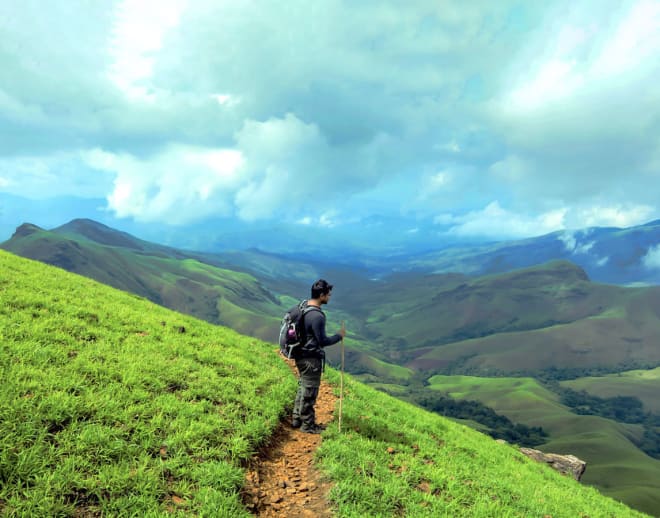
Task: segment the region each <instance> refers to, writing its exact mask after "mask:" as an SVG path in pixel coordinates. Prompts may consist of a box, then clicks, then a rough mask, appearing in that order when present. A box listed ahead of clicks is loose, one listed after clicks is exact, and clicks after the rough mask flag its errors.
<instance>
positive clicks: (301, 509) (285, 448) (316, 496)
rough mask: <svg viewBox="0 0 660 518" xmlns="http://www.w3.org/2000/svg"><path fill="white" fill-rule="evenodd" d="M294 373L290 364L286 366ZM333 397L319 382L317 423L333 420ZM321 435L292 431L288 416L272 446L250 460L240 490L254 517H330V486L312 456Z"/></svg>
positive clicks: (293, 367)
mask: <svg viewBox="0 0 660 518" xmlns="http://www.w3.org/2000/svg"><path fill="white" fill-rule="evenodd" d="M288 363H289V366H290V367H291V368H292V369H293V370H294V371H295V366H294V364H293V362H288ZM335 401H336V397H335V396H334V394H333V393H332V388H331V387H330V385H328V384H327V383H326V382H325V381H321V389H320V391H319V397H318V400H317V402H316V421H317V422H318V423H321V424H326V423H328V422H330V421H331V420H333V419H334V415H333V412H334V409H335ZM320 444H321V436H320V435H312V434H307V433H302V432H301V431H299V430H296V429H294V428H292V427H291V424H290V416H287V417H286V418H285V419H284V420H283V422H281V423H280V425H279V427H278V428H277V430H276V431H275V434H274V436H273V439H272V441H271V443H270V444H269V445H268V446H267V447H265V448H264V449H263V450H262V451H261V452H260V453H259V454H258V455H255V456H254V457H253V458H252V461H251V463H250V464H251V465H250V466H249V468H248V473H247V475H246V482H245V487H244V489H243V501H244V502H245V505H246V506H247V507H248V509H249V510H250V511H251V512H252V513H253V514H254V515H256V516H263V517H286V518H298V517H312V516H314V517H322V518H324V517H330V516H332V512H331V510H330V509H331V506H330V504H329V503H328V500H327V494H328V491H329V490H330V487H331V486H330V484H329V483H328V482H327V481H325V480H324V479H323V477H322V476H321V474H320V473H319V472H318V471H317V470H316V469H315V467H314V453H315V452H316V449H317V448H318V447H319V445H320Z"/></svg>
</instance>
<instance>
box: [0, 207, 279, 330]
mask: <svg viewBox="0 0 660 518" xmlns="http://www.w3.org/2000/svg"><path fill="white" fill-rule="evenodd" d="M2 248H4V249H5V250H8V251H11V252H13V253H16V254H18V255H21V256H23V257H29V258H31V259H36V260H39V261H42V262H45V263H48V264H51V265H54V266H59V267H61V268H63V269H65V270H67V271H70V272H74V273H78V274H80V275H84V276H86V277H90V278H92V279H96V280H97V281H99V282H103V283H104V284H108V285H109V286H113V287H115V288H118V289H121V290H124V291H130V292H132V293H135V294H137V295H140V296H143V297H146V298H147V299H149V300H151V301H153V302H156V303H157V304H160V305H162V306H165V307H168V308H172V309H175V310H177V311H180V312H183V313H186V314H190V315H193V316H196V317H198V318H202V319H204V320H207V321H209V322H212V323H216V324H224V325H228V326H230V327H232V328H234V329H237V330H239V331H242V332H244V333H249V334H251V335H253V336H257V337H260V338H264V339H269V340H274V339H275V337H276V333H277V328H278V322H279V318H278V316H279V317H280V318H281V314H283V313H284V311H285V309H284V306H283V305H282V303H281V301H280V299H279V298H278V297H277V296H276V295H274V294H273V293H272V292H271V291H270V290H269V289H267V288H266V287H265V286H264V285H263V284H262V283H261V282H259V281H258V280H257V279H256V278H254V277H253V276H252V275H250V274H248V273H245V272H244V271H241V270H239V269H238V268H232V269H230V268H229V266H230V265H228V264H227V263H223V262H222V260H221V259H220V258H218V257H215V258H210V257H209V256H207V257H205V258H203V257H201V256H200V255H199V254H195V253H192V252H185V251H181V250H177V249H174V248H169V247H165V246H161V245H157V244H154V243H149V242H146V241H142V240H140V239H137V238H135V237H133V236H131V235H129V234H126V233H124V232H119V231H117V230H114V229H111V228H109V227H106V226H105V225H102V224H100V223H96V222H93V221H90V220H73V221H72V222H70V223H68V224H66V225H63V226H61V227H58V228H56V229H53V230H52V231H49V230H44V229H41V228H39V227H37V226H35V225H30V224H23V225H21V226H20V227H19V228H18V229H17V230H16V232H15V233H14V235H13V236H12V238H11V239H10V240H8V241H6V242H5V243H3V244H2ZM286 307H288V306H286Z"/></svg>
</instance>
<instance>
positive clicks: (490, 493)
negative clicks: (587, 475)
mask: <svg viewBox="0 0 660 518" xmlns="http://www.w3.org/2000/svg"><path fill="white" fill-rule="evenodd" d="M330 377H331V379H332V380H333V381H335V382H336V378H337V374H336V373H335V372H331V373H330ZM345 386H346V399H345V401H344V404H343V409H344V415H343V422H342V433H341V434H339V433H338V431H337V428H336V427H331V428H329V429H328V430H327V431H326V434H325V438H324V441H323V444H322V445H321V448H320V451H319V452H318V457H319V462H320V465H321V467H322V469H323V470H324V471H325V473H326V474H327V475H328V476H329V477H330V478H331V479H332V480H333V481H334V482H335V486H334V489H333V490H332V493H331V497H332V499H333V501H334V502H335V504H336V505H337V508H338V515H339V516H343V517H356V518H357V517H363V516H370V517H378V516H381V517H385V516H420V517H422V516H428V517H459V516H464V517H498V518H499V517H521V518H522V517H524V518H527V517H546V516H552V517H555V518H557V517H571V518H575V517H582V518H586V517H599V518H601V517H616V518H619V517H628V516H643V514H641V513H638V512H636V511H633V510H631V509H629V508H628V507H626V506H625V505H623V504H621V503H619V502H616V501H615V500H613V499H610V498H607V497H604V496H603V495H602V494H600V493H599V492H598V491H597V490H595V489H593V488H590V487H586V486H583V485H580V484H579V483H578V482H576V481H574V480H573V479H569V478H567V477H564V476H561V475H559V474H558V473H556V472H554V471H553V470H551V469H550V468H548V467H546V466H544V465H540V464H537V463H535V462H533V461H530V460H529V459H527V458H526V457H524V456H523V455H522V454H520V453H519V452H518V451H517V450H516V449H515V448H514V447H513V446H510V445H506V444H500V443H498V442H496V441H494V440H492V439H490V438H489V437H486V436H484V435H482V434H480V433H479V432H476V431H474V430H472V429H471V428H468V427H466V426H463V425H460V424H457V423H454V422H452V421H450V420H448V419H445V418H443V417H441V416H438V415H436V414H432V413H429V412H426V411H423V410H421V409H418V408H416V407H414V406H412V405H409V404H407V403H404V402H402V401H399V400H397V399H394V398H392V397H390V396H387V395H385V394H383V393H381V392H378V391H376V390H375V389H373V388H370V387H367V386H365V385H362V384H360V383H357V382H355V381H354V380H353V379H352V378H350V377H347V379H346V383H345Z"/></svg>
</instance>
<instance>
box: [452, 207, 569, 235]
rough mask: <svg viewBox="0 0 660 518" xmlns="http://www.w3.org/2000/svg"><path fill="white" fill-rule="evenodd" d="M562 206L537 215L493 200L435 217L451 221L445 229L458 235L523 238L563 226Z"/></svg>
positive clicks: (563, 213)
mask: <svg viewBox="0 0 660 518" xmlns="http://www.w3.org/2000/svg"><path fill="white" fill-rule="evenodd" d="M565 216H566V209H556V210H551V211H548V212H544V213H542V214H540V215H532V216H530V215H527V214H518V213H515V212H511V211H508V210H506V209H503V208H502V207H501V206H500V204H499V203H498V202H497V201H494V202H492V203H490V204H489V205H488V206H486V207H485V208H484V209H483V210H480V211H473V212H469V213H467V214H465V215H463V216H458V217H453V218H451V220H449V219H447V218H446V217H445V218H442V217H441V218H440V220H439V221H443V222H445V224H447V222H449V224H450V225H452V226H451V227H450V228H449V230H448V231H447V232H448V233H449V234H451V235H456V236H461V237H493V238H524V237H531V236H538V235H541V234H547V233H549V232H553V231H555V230H561V229H563V228H564V218H565Z"/></svg>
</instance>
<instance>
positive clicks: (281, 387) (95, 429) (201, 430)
mask: <svg viewBox="0 0 660 518" xmlns="http://www.w3.org/2000/svg"><path fill="white" fill-rule="evenodd" d="M0 368H1V369H2V379H3V380H11V383H5V384H4V385H3V391H2V396H0V415H1V416H2V418H1V419H0V480H2V484H1V485H0V513H1V514H3V515H6V516H74V515H76V513H82V514H84V513H89V514H90V515H94V514H96V513H104V514H107V515H111V516H120V515H125V516H128V515H131V516H146V515H147V514H148V513H154V512H157V513H161V514H162V515H167V514H168V513H169V512H170V511H171V512H173V513H176V511H180V513H179V514H180V515H184V514H185V515H188V513H189V512H190V513H201V514H204V513H206V515H216V514H214V513H215V512H216V511H218V512H220V513H221V515H225V516H231V515H237V516H238V515H241V514H245V512H244V511H243V508H242V505H241V502H240V498H239V496H238V495H239V493H238V491H239V489H240V486H241V484H242V477H243V474H242V471H241V469H240V468H241V465H242V463H244V462H245V461H246V460H247V459H249V458H250V456H251V455H252V452H253V451H254V450H255V449H256V448H257V446H258V445H259V444H261V443H263V442H264V441H266V440H267V439H268V437H269V436H270V434H271V432H272V431H273V429H274V428H275V426H276V425H277V423H278V421H279V417H280V415H281V414H282V412H283V410H284V407H285V406H286V405H287V404H288V403H289V402H290V400H291V397H292V394H293V392H294V391H295V381H294V379H293V378H292V377H291V375H290V372H289V370H288V369H287V368H286V366H285V365H284V364H283V363H282V362H281V361H279V360H278V358H277V357H276V355H275V354H274V352H273V346H272V345H269V344H266V343H263V342H259V341H258V340H255V339H251V338H247V337H243V336H241V335H238V334H237V333H235V332H233V331H230V330H228V329H225V328H219V327H216V326H213V325H210V324H208V323H205V322H202V321H200V320H196V319H194V318H192V317H187V316H184V315H181V314H179V313H175V312H173V311H170V310H166V309H164V308H162V307H160V306H157V305H154V304H152V303H150V302H148V301H146V300H144V299H142V298H139V297H136V296H134V295H129V294H127V293H123V292H120V291H117V290H114V289H112V288H109V287H107V286H104V285H101V284H99V283H97V282H94V281H91V280H88V279H85V278H83V277H79V276H76V275H72V274H70V273H67V272H64V271H62V270H60V269H58V268H53V267H49V266H46V265H43V264H40V263H36V262H33V261H28V260H25V259H20V258H18V257H15V256H12V255H10V254H8V253H6V252H0ZM255 395H258V397H255ZM234 513H236V514H234Z"/></svg>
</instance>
